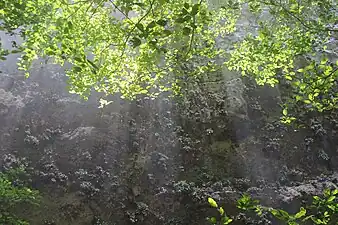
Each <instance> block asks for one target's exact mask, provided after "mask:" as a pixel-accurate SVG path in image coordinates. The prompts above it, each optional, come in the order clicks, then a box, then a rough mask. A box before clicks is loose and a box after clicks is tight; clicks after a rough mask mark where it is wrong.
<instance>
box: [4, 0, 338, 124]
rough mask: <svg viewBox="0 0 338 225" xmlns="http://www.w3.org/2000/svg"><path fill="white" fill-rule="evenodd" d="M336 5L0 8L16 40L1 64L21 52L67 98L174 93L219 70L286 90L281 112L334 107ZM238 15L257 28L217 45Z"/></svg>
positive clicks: (85, 2)
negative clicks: (41, 64)
mask: <svg viewBox="0 0 338 225" xmlns="http://www.w3.org/2000/svg"><path fill="white" fill-rule="evenodd" d="M337 4H338V3H337V1H336V0H278V1H276V0H220V1H218V2H217V4H215V1H209V0H199V1H195V0H185V1H181V0H0V21H1V24H0V30H4V31H6V32H8V33H11V34H17V35H20V36H21V37H22V38H23V40H24V41H23V43H22V44H21V45H20V46H17V45H16V44H14V47H15V49H14V50H13V51H8V50H6V49H1V46H0V49H1V50H0V56H1V58H2V59H5V57H6V55H8V54H10V53H16V52H21V53H22V55H21V59H20V62H19V69H21V70H24V71H26V73H27V75H28V71H29V68H30V67H31V65H32V62H33V61H34V60H35V59H37V58H45V57H47V58H48V59H51V60H53V61H54V62H55V63H57V64H60V65H64V64H65V63H67V64H68V63H69V64H70V65H71V67H70V69H69V70H68V71H67V75H68V77H69V82H70V90H71V92H73V93H77V94H79V95H81V96H83V97H84V98H86V97H88V96H89V94H90V92H91V90H96V91H99V92H103V93H105V94H107V95H109V94H114V93H120V94H121V96H122V97H124V98H130V99H133V98H135V97H136V96H138V95H140V94H143V95H144V94H145V95H149V96H153V97H156V96H157V95H158V94H159V93H161V92H167V91H169V92H171V93H172V94H174V95H179V94H180V93H181V92H180V88H181V87H182V85H181V84H182V83H184V82H186V80H187V78H188V77H192V78H196V79H198V78H199V77H201V76H202V75H203V74H205V73H208V72H210V71H215V70H217V69H219V68H221V67H227V68H228V69H230V70H235V71H240V72H241V73H242V74H243V75H245V76H251V77H253V78H254V79H255V80H256V82H257V83H258V84H259V85H265V84H268V85H271V86H275V85H277V84H286V85H287V86H289V87H290V96H289V100H288V101H286V105H285V108H284V110H283V114H284V116H285V122H290V121H292V120H293V119H295V118H294V117H292V115H291V116H289V112H290V111H291V110H289V111H288V108H292V107H293V106H295V105H302V106H304V107H305V108H306V109H308V110H316V111H324V110H331V109H334V108H337V102H338V91H337V81H336V79H337V76H338V62H337V61H336V60H337V54H338V53H337V41H336V38H338V35H337V33H338V26H337V22H338V19H337V18H338V7H337ZM244 9H249V11H250V13H251V14H252V16H254V18H255V20H256V22H255V24H252V27H253V28H254V29H253V30H254V32H248V33H247V35H246V36H244V37H243V38H240V40H238V41H237V42H236V43H234V44H233V45H231V46H230V47H228V48H226V47H224V46H222V45H220V44H219V43H218V40H219V38H223V37H226V36H227V35H231V34H232V33H234V32H236V29H238V27H237V24H238V23H237V22H238V20H239V19H240V18H241V17H242V15H243V13H244V11H245V10H244Z"/></svg>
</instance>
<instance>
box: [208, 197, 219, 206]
mask: <svg viewBox="0 0 338 225" xmlns="http://www.w3.org/2000/svg"><path fill="white" fill-rule="evenodd" d="M208 202H209V204H210V205H211V206H212V207H214V208H217V207H218V206H217V203H216V201H215V200H214V199H212V198H208Z"/></svg>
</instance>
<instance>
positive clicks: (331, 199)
mask: <svg viewBox="0 0 338 225" xmlns="http://www.w3.org/2000/svg"><path fill="white" fill-rule="evenodd" d="M335 198H336V196H330V197H329V198H328V199H327V202H333V200H335Z"/></svg>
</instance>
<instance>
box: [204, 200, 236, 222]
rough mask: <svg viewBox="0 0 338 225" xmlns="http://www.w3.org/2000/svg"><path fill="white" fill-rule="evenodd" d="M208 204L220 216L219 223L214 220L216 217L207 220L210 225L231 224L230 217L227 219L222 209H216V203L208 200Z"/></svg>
mask: <svg viewBox="0 0 338 225" xmlns="http://www.w3.org/2000/svg"><path fill="white" fill-rule="evenodd" d="M208 202H209V204H210V206H211V207H214V208H216V209H217V211H218V212H219V215H220V221H218V220H217V219H216V217H211V218H208V220H209V221H210V222H211V223H212V224H221V225H227V224H229V223H231V222H232V219H231V218H230V217H228V216H227V215H226V213H225V212H224V209H223V207H218V205H217V202H216V201H215V200H214V199H213V198H208Z"/></svg>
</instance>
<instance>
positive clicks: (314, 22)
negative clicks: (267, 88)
mask: <svg viewBox="0 0 338 225" xmlns="http://www.w3.org/2000/svg"><path fill="white" fill-rule="evenodd" d="M239 2H241V1H239ZM248 4H249V6H250V9H251V11H252V12H253V13H257V14H259V15H261V14H262V12H264V13H267V17H269V19H266V17H265V16H262V17H260V18H258V25H259V26H258V29H257V33H256V34H249V35H248V36H247V37H246V38H245V39H244V40H243V41H242V42H239V43H237V45H236V47H235V50H234V51H233V52H232V53H231V58H230V60H229V61H227V62H226V65H227V66H228V67H229V68H230V69H233V70H239V71H241V72H242V74H243V75H249V76H253V77H254V78H255V80H256V81H257V83H258V84H260V85H264V84H269V85H271V86H275V85H277V84H279V83H285V84H287V85H289V86H290V87H291V91H290V93H289V95H290V99H288V100H287V101H286V102H285V105H284V111H283V117H284V118H283V122H285V123H290V122H292V121H294V120H295V119H296V117H294V116H292V115H290V114H292V113H290V112H292V110H293V109H294V106H295V105H300V104H301V105H304V107H303V108H304V109H305V111H307V110H310V111H319V112H322V111H325V110H331V109H333V108H336V107H337V100H338V99H337V93H338V92H337V91H338V90H337V88H336V87H337V77H338V61H335V60H334V55H335V54H337V53H335V52H334V50H335V49H334V48H335V46H333V47H332V46H331V47H328V46H329V45H330V42H332V41H334V40H335V35H336V34H337V33H338V28H337V27H336V26H337V24H336V23H337V21H336V18H337V13H338V7H337V1H335V0H325V1H321V0H318V1H317V0H315V1H312V0H305V1H298V0H282V1H271V0H270V1H269V0H267V1H264V0H262V1H260V0H257V1H255V0H251V1H248ZM270 18H271V19H270ZM330 56H331V57H330ZM294 114H295V113H294Z"/></svg>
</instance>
